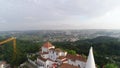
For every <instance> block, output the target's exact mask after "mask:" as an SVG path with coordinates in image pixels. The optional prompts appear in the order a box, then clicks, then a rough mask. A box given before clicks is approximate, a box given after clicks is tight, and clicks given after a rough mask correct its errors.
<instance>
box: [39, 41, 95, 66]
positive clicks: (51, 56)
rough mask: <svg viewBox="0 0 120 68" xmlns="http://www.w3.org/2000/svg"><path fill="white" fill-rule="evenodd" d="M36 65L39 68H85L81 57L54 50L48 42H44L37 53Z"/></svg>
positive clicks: (57, 49) (84, 62) (84, 61)
mask: <svg viewBox="0 0 120 68" xmlns="http://www.w3.org/2000/svg"><path fill="white" fill-rule="evenodd" d="M88 58H89V57H88ZM93 64H94V63H93ZM37 65H38V67H39V68H40V67H43V68H56V67H59V68H85V66H86V65H87V64H86V59H85V58H84V57H83V56H81V55H70V54H67V52H66V51H63V50H61V49H59V48H55V46H53V45H52V44H51V43H50V42H46V43H45V44H43V46H42V47H41V51H40V52H39V57H38V58H37Z"/></svg>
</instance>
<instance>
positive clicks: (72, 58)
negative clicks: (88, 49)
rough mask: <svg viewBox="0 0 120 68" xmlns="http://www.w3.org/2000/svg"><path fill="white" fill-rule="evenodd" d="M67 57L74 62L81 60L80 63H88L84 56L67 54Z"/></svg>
mask: <svg viewBox="0 0 120 68" xmlns="http://www.w3.org/2000/svg"><path fill="white" fill-rule="evenodd" d="M66 57H67V58H68V59H71V60H73V61H75V60H80V61H84V62H86V59H85V58H84V57H83V56H81V55H71V54H67V56H66Z"/></svg>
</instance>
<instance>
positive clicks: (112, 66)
mask: <svg viewBox="0 0 120 68" xmlns="http://www.w3.org/2000/svg"><path fill="white" fill-rule="evenodd" d="M104 68H118V66H117V65H116V64H113V63H108V64H106V65H105V66H104Z"/></svg>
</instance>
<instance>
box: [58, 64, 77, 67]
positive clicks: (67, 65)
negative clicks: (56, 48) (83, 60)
mask: <svg viewBox="0 0 120 68" xmlns="http://www.w3.org/2000/svg"><path fill="white" fill-rule="evenodd" d="M60 68H79V67H77V66H73V65H70V64H67V63H63V64H62V65H61V66H60Z"/></svg>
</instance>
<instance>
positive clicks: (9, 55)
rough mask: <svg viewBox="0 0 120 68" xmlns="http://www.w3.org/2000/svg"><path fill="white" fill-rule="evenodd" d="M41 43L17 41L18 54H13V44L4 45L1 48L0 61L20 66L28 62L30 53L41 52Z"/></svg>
mask: <svg viewBox="0 0 120 68" xmlns="http://www.w3.org/2000/svg"><path fill="white" fill-rule="evenodd" d="M39 47H40V43H35V42H32V41H22V40H18V39H17V54H14V53H13V46H12V42H10V43H8V44H4V45H2V46H1V47H0V60H5V61H7V62H8V63H10V64H11V65H12V66H19V65H20V64H21V63H23V62H25V61H27V54H28V53H35V52H38V51H39Z"/></svg>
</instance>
